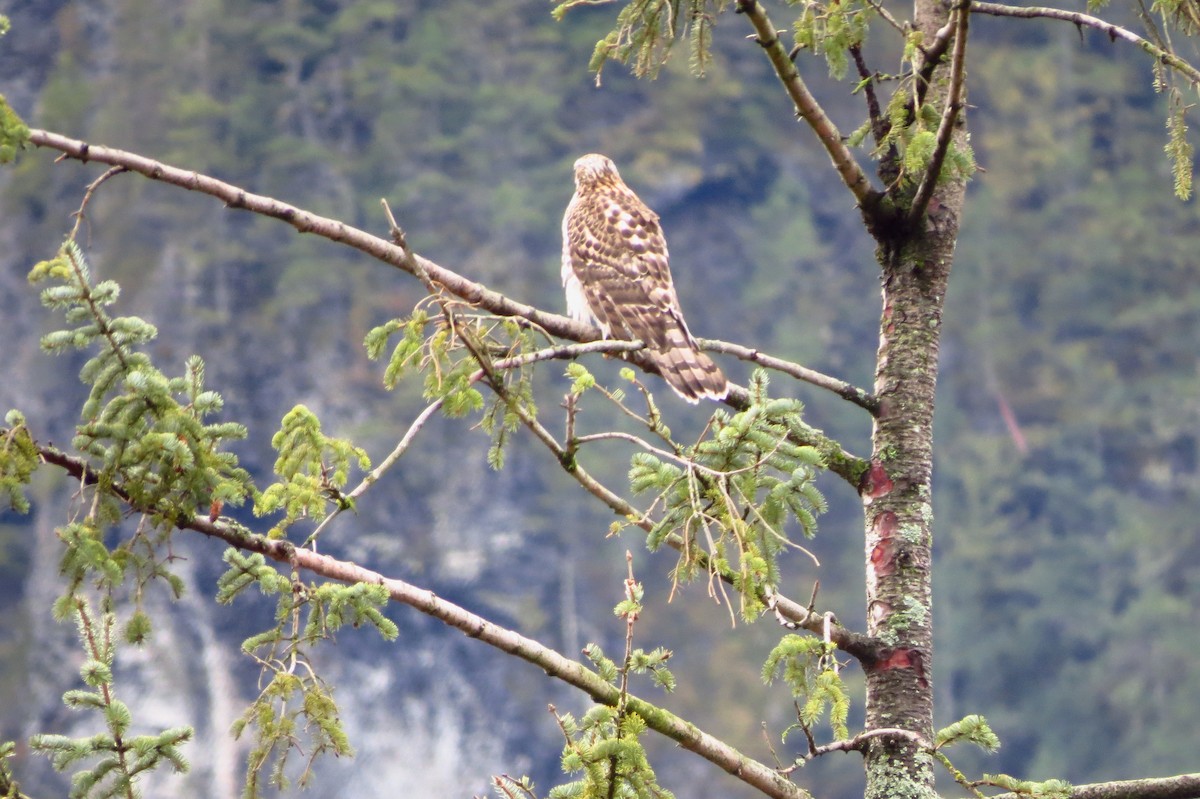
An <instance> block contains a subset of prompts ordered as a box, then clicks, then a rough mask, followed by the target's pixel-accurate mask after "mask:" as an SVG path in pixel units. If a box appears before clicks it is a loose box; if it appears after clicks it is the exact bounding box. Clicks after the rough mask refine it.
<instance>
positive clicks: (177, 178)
mask: <svg viewBox="0 0 1200 799" xmlns="http://www.w3.org/2000/svg"><path fill="white" fill-rule="evenodd" d="M29 140H30V141H31V142H32V143H33V144H35V145H37V146H38V147H45V148H48V149H52V150H58V151H60V152H62V153H63V154H64V155H63V156H60V158H61V157H69V158H75V159H78V160H80V161H83V162H87V161H96V162H98V163H103V164H109V165H112V166H120V167H123V168H125V169H127V170H128V171H130V172H136V173H138V174H140V175H143V176H145V177H148V178H150V179H151V180H157V181H160V182H163V183H168V184H170V185H173V186H179V187H180V188H184V189H188V190H189V191H196V192H200V193H202V194H207V195H209V196H211V197H216V198H217V199H219V200H223V201H224V202H225V204H226V205H227V206H229V207H230V208H240V209H245V210H248V211H251V212H252V213H256V214H260V215H262V216H268V217H272V218H274V219H279V220H282V221H284V222H286V223H288V224H289V225H291V226H292V227H294V228H296V230H298V231H300V232H301V233H313V234H315V235H317V236H320V237H322V238H326V239H329V240H330V241H333V242H337V243H340V244H345V245H347V246H349V247H353V248H354V249H356V250H359V251H360V252H363V253H366V254H367V255H370V256H372V257H373V258H376V259H378V260H380V261H382V262H384V263H386V264H390V265H391V266H394V267H396V268H398V269H401V270H403V271H405V272H407V273H409V274H410V275H413V276H414V277H416V278H418V279H420V280H422V281H426V280H428V281H432V282H433V283H436V284H438V285H440V286H442V287H444V288H445V289H446V290H447V291H448V292H450V293H451V294H453V295H455V296H457V297H459V298H461V299H463V300H466V301H467V302H469V303H471V304H472V305H474V306H476V307H478V308H481V309H483V310H485V311H488V312H490V313H493V314H496V315H497V316H505V317H514V318H519V319H524V320H527V321H528V322H530V323H532V324H534V325H536V326H538V327H540V328H542V329H543V330H545V331H546V332H547V333H549V334H551V335H554V336H557V337H559V338H564V339H568V340H570V341H577V342H583V343H586V342H592V341H597V340H600V339H601V333H600V330H599V329H598V328H595V327H593V326H591V325H587V324H584V323H582V322H577V321H575V320H573V319H570V318H568V317H565V316H560V315H558V314H553V313H547V312H546V311H542V310H539V309H538V308H535V307H534V306H532V305H526V304H525V303H522V302H517V301H516V300H513V299H510V298H509V297H507V296H505V295H503V294H501V293H499V292H497V291H492V290H491V289H488V288H486V287H485V286H483V285H482V284H480V283H477V282H475V281H473V280H471V279H469V278H466V277H464V276H462V275H460V274H458V273H457V272H454V271H452V270H450V269H447V268H445V267H443V266H440V265H438V264H436V263H434V262H433V261H430V260H429V259H427V258H423V257H422V256H420V255H417V254H416V253H414V252H412V251H411V250H408V249H407V248H405V247H403V246H399V245H397V244H394V243H392V242H390V241H388V240H386V239H383V238H380V237H378V236H373V235H371V234H370V233H367V232H366V231H363V230H360V229H358V228H356V227H353V226H351V225H347V224H345V223H343V222H339V221H338V220H336V219H330V218H328V217H323V216H319V215H317V214H314V213H310V212H309V211H305V210H304V209H302V208H299V207H297V206H294V205H289V204H288V203H285V202H281V201H279V200H276V199H274V198H272V197H267V196H265V195H261V194H253V193H251V192H248V191H246V190H245V189H243V188H240V187H238V186H235V185H233V184H230V183H226V182H224V181H221V180H217V179H216V178H213V177H210V176H208V175H201V174H200V173H198V172H193V171H189V170H186V169H180V168H178V167H173V166H169V165H167V164H164V163H162V162H159V161H155V160H154V159H151V158H147V157H145V156H142V155H138V154H137V153H131V152H128V151H126V150H118V149H115V148H112V147H103V146H100V145H93V144H88V143H87V142H84V141H80V140H78V139H71V138H68V137H66V136H62V135H60V134H57V133H52V132H50V131H46V130H37V129H33V130H30V135H29ZM613 349H617V348H616V347H614V348H613ZM619 349H622V350H625V349H628V350H631V351H632V350H635V349H636V348H635V347H633V346H632V345H631V346H629V347H628V348H626V347H624V346H622V347H620V348H619ZM747 351H748V350H747ZM635 357H636V356H635ZM774 363H776V364H785V363H787V362H786V361H782V360H775V361H774ZM638 365H639V366H642V367H643V368H644V367H646V365H647V364H646V362H645V360H644V359H640V360H638ZM763 365H767V364H766V363H764V364H763ZM772 368H779V367H778V366H775V367H772ZM781 371H784V372H786V373H789V374H793V375H794V376H796V377H800V373H799V372H793V371H789V370H788V369H781ZM806 373H807V374H809V375H812V376H816V375H817V374H818V373H816V372H811V371H806ZM800 379H802V380H806V381H808V382H810V383H813V385H817V386H821V387H827V386H826V385H825V384H826V383H828V382H829V381H834V382H838V381H836V380H835V379H834V378H826V379H825V380H824V381H820V380H813V379H810V378H809V377H800ZM835 393H837V392H835ZM851 393H853V392H851ZM841 396H845V395H841ZM747 397H748V395H747V393H746V392H745V390H744V389H743V390H741V391H740V392H739V391H736V390H735V391H730V393H729V396H728V397H727V398H726V404H728V405H730V406H731V407H733V408H735V409H737V410H745V408H746V407H748V399H747ZM847 398H848V397H847ZM852 401H853V400H852ZM858 404H861V402H860V403H858ZM864 407H865V406H864ZM868 410H869V408H868ZM839 451H840V450H839ZM840 455H841V456H843V457H845V458H847V459H849V460H850V461H851V462H853V461H857V459H855V458H853V457H852V456H849V455H848V454H847V453H844V452H841V453H840ZM834 460H840V458H834ZM839 474H841V473H840V472H839ZM843 477H846V475H843ZM847 479H853V480H856V479H857V476H856V475H855V476H853V477H847Z"/></svg>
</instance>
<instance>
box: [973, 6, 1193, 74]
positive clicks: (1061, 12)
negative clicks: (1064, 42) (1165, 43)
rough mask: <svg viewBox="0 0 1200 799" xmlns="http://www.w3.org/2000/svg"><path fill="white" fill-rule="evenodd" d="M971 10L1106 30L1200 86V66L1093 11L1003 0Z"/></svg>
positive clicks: (1110, 36) (1114, 37)
mask: <svg viewBox="0 0 1200 799" xmlns="http://www.w3.org/2000/svg"><path fill="white" fill-rule="evenodd" d="M971 12H972V13H974V14H989V15H991V16H994V17H1017V18H1020V19H1056V20H1060V21H1062V22H1070V23H1072V24H1074V25H1076V26H1078V27H1081V28H1094V29H1095V30H1098V31H1103V32H1104V33H1106V34H1108V38H1109V39H1111V40H1114V41H1115V40H1117V39H1121V40H1123V41H1126V42H1129V43H1130V44H1134V45H1137V46H1138V47H1139V48H1141V49H1142V50H1143V51H1144V52H1146V53H1147V54H1149V55H1150V56H1153V57H1154V58H1155V59H1156V60H1158V61H1160V62H1162V63H1163V64H1166V65H1167V66H1169V67H1171V68H1172V69H1174V70H1175V71H1176V72H1179V73H1180V74H1181V75H1185V76H1186V77H1187V78H1188V80H1190V81H1191V82H1192V85H1194V86H1195V85H1200V69H1197V68H1196V67H1195V66H1194V65H1192V64H1191V63H1189V62H1188V61H1186V60H1184V59H1182V58H1180V57H1179V56H1177V55H1175V53H1172V52H1170V51H1169V50H1164V49H1163V48H1161V47H1159V46H1158V45H1156V44H1154V42H1151V41H1150V40H1149V39H1146V38H1144V37H1142V36H1139V35H1137V34H1136V33H1134V32H1133V31H1131V30H1129V29H1128V28H1122V27H1121V26H1120V25H1114V24H1112V23H1111V22H1107V21H1105V20H1103V19H1100V18H1099V17H1094V16H1092V15H1091V14H1084V13H1081V12H1079V11H1067V10H1066V9H1062V8H1050V7H1046V6H1010V5H1006V4H1004V3H990V2H983V1H982V0H980V2H972V3H971Z"/></svg>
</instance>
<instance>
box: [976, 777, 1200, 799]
mask: <svg viewBox="0 0 1200 799" xmlns="http://www.w3.org/2000/svg"><path fill="white" fill-rule="evenodd" d="M989 799H1025V797H1024V795H1022V794H1015V793H1002V794H998V795H996V796H992V797H990V798H989ZM1071 799H1200V773H1196V774H1180V775H1179V776H1177V777H1159V778H1154V779H1144V780H1119V781H1117V782H1097V783H1093V784H1091V785H1074V786H1072V787H1071Z"/></svg>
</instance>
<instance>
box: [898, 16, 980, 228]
mask: <svg viewBox="0 0 1200 799" xmlns="http://www.w3.org/2000/svg"><path fill="white" fill-rule="evenodd" d="M970 2H971V0H960V5H959V6H958V8H957V9H956V11H955V13H954V51H953V55H952V56H951V58H950V86H949V87H948V88H947V89H946V107H945V109H944V110H943V111H942V119H941V121H940V122H939V123H938V130H937V143H936V144H935V145H934V148H933V155H932V156H931V157H930V159H929V165H928V166H927V167H926V168H925V174H924V175H922V176H921V184H920V185H919V186H917V191H916V194H914V195H913V203H912V207H911V208H910V209H909V212H908V223H909V225H910V226H912V225H916V224H918V223H919V222H920V221H921V220H922V219H924V217H925V211H926V209H928V207H929V201H930V200H931V199H932V198H933V190H934V189H935V188H936V187H937V182H938V178H939V177H941V174H942V165H943V164H944V163H946V154H947V153H948V152H949V151H950V140H951V137H952V136H953V135H954V125H955V123H957V122H958V117H959V113H960V112H961V111H962V108H963V90H964V89H963V87H964V80H963V79H964V77H965V74H966V60H967V29H968V27H969V25H970V19H971V12H970Z"/></svg>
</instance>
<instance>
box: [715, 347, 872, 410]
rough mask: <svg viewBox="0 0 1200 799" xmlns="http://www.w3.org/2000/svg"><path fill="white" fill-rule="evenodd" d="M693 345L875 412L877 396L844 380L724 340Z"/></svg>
mask: <svg viewBox="0 0 1200 799" xmlns="http://www.w3.org/2000/svg"><path fill="white" fill-rule="evenodd" d="M696 342H697V343H698V344H699V345H700V348H701V349H704V350H708V351H709V352H719V353H722V354H725V355H732V356H733V357H735V358H737V359H739V360H742V361H748V362H749V363H753V364H757V365H759V366H762V367H764V368H766V369H772V370H774V371H776V372H782V373H783V374H785V375H789V376H790V377H794V378H796V379H797V380H803V381H804V382H805V383H810V384H812V385H814V386H817V387H818V388H823V389H825V390H826V391H831V392H833V393H834V394H836V395H838V396H839V397H841V398H842V399H844V400H846V401H847V402H852V403H854V404H855V405H857V406H859V407H860V408H863V409H864V410H866V411H868V412H869V413H870V414H871V415H872V416H875V415H878V413H879V398H878V397H876V396H875V395H874V394H872V393H871V392H869V391H867V390H866V389H862V388H859V387H858V386H855V385H851V384H850V383H847V382H846V381H844V380H840V379H838V378H836V377H831V376H829V375H826V374H822V373H821V372H818V371H816V370H815V369H809V368H808V367H806V366H801V365H800V364H798V363H794V362H792V361H785V360H783V359H782V358H776V357H774V356H772V355H767V354H766V353H764V352H761V351H759V350H756V349H753V348H751V347H746V346H744V345H741V344H733V343H730V342H728V341H718V340H716V339H710V338H706V339H697V340H696Z"/></svg>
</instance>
